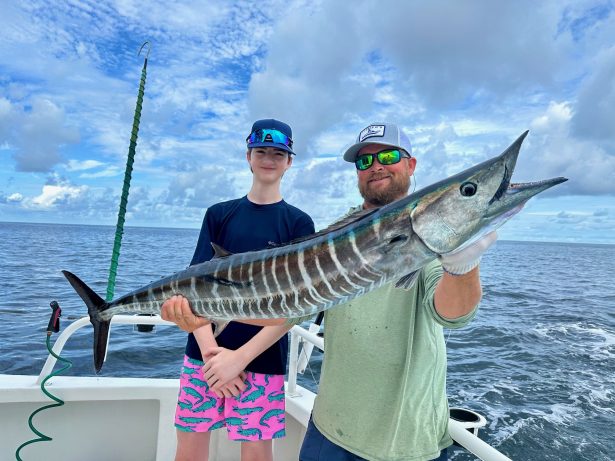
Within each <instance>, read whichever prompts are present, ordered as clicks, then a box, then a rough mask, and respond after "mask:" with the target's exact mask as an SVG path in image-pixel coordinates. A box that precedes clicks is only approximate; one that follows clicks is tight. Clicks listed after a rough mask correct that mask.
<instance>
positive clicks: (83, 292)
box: [62, 271, 111, 373]
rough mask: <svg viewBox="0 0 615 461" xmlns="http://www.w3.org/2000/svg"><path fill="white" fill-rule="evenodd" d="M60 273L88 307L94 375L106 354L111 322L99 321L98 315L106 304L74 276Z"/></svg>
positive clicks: (64, 272)
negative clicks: (92, 343) (91, 332)
mask: <svg viewBox="0 0 615 461" xmlns="http://www.w3.org/2000/svg"><path fill="white" fill-rule="evenodd" d="M62 273H63V274H64V277H66V279H67V280H68V282H69V283H70V284H71V285H72V287H73V288H74V289H75V291H76V292H77V294H78V295H79V296H80V297H81V299H83V302H84V303H85V304H86V306H88V314H89V315H90V322H91V323H92V326H93V327H94V368H95V369H96V373H99V372H100V369H101V368H102V366H103V362H104V361H105V355H106V354H107V340H108V339H109V327H110V326H111V320H101V319H100V315H99V314H100V313H101V312H102V311H104V310H106V309H107V308H108V303H107V302H106V301H105V300H104V299H102V298H101V297H100V296H98V295H97V294H96V293H95V292H94V290H92V289H91V288H90V287H89V286H87V285H86V284H85V282H84V281H82V280H81V279H80V278H79V277H77V276H76V275H75V274H73V273H71V272H68V271H62Z"/></svg>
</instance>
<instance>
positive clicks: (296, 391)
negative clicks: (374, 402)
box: [0, 315, 510, 461]
mask: <svg viewBox="0 0 615 461" xmlns="http://www.w3.org/2000/svg"><path fill="white" fill-rule="evenodd" d="M112 324H123V325H130V324H132V325H136V324H140V325H174V324H173V323H171V322H167V321H165V320H163V319H161V318H160V317H159V316H136V315H116V316H114V317H113V319H112ZM87 325H90V321H89V318H88V317H82V318H80V319H78V320H76V321H74V322H72V323H71V324H69V325H68V326H67V327H66V328H65V329H64V330H63V331H62V332H61V333H60V335H59V336H58V337H57V339H56V341H55V343H54V345H53V348H52V350H53V351H54V353H55V354H56V355H60V354H61V352H62V349H63V348H64V346H65V344H66V343H67V341H68V339H69V338H70V337H71V336H72V334H73V333H74V332H75V331H77V330H78V329H80V328H83V327H84V326H87ZM310 330H311V331H308V330H306V329H304V328H302V327H300V326H294V327H293V328H292V329H291V330H290V347H289V349H290V356H289V373H288V381H287V383H286V412H287V418H286V420H287V437H285V438H284V439H278V440H276V441H274V452H275V454H274V456H275V459H276V460H290V459H297V453H298V450H299V448H300V444H301V440H302V439H303V435H304V434H305V428H306V427H307V424H308V421H309V418H310V414H311V410H312V406H313V403H314V398H315V396H316V395H315V394H314V393H313V392H312V391H310V390H308V389H305V388H303V387H302V386H299V385H298V384H297V370H298V369H302V370H303V369H305V362H306V359H308V358H309V357H306V354H307V351H308V350H309V352H311V348H312V347H314V346H315V347H318V348H319V349H321V350H324V340H323V338H322V337H320V336H318V335H317V334H316V332H315V329H313V328H311V329H310ZM301 346H303V348H304V349H303V351H305V353H304V354H303V356H301V355H300V351H299V350H300V347H301ZM300 357H301V360H300V359H299V358H300ZM56 361H57V359H56V358H55V357H54V356H53V355H51V354H49V356H48V357H47V360H46V361H45V364H44V365H43V367H42V369H41V372H40V373H39V375H38V376H24V375H0V408H2V407H4V408H5V409H6V408H9V409H11V410H12V412H7V411H3V412H0V415H3V416H0V422H3V426H4V427H8V426H5V423H7V422H8V421H4V418H5V417H6V418H7V419H9V420H10V423H11V424H13V425H19V424H21V425H22V426H23V427H24V428H25V430H26V431H28V433H29V434H30V435H31V436H30V435H27V436H26V438H24V439H23V440H15V439H14V437H15V431H8V432H7V433H6V434H4V435H2V433H1V432H0V439H2V440H0V446H3V447H7V448H8V447H12V446H13V445H15V443H17V445H15V447H14V448H13V452H12V453H10V455H11V456H14V450H15V449H16V448H17V446H18V445H19V444H20V443H22V442H25V441H26V440H29V439H31V438H33V436H34V434H32V433H31V432H29V429H28V427H27V418H28V416H29V412H30V411H28V415H25V417H24V419H23V421H16V420H15V419H18V418H19V417H20V415H19V412H20V410H18V408H19V404H20V403H21V404H25V406H26V407H28V410H29V409H30V407H32V404H36V406H40V404H43V403H46V402H49V399H48V398H47V397H46V396H45V395H44V394H43V393H42V392H41V390H40V384H41V382H42V381H43V380H44V379H45V377H46V376H48V375H49V374H50V373H51V372H52V371H53V368H54V366H55V364H56ZM46 386H47V387H48V389H49V390H50V391H51V392H52V393H54V395H58V396H59V397H60V398H62V399H63V400H64V401H65V402H66V403H69V402H72V403H74V404H76V403H77V402H82V403H93V402H101V403H102V404H104V402H107V404H108V405H113V402H119V406H120V408H121V405H122V404H121V402H125V403H126V404H127V403H128V402H132V403H135V404H137V402H139V401H147V402H150V401H157V403H156V408H157V414H158V421H157V424H155V426H157V430H156V432H157V433H156V437H155V440H156V449H155V459H156V460H160V461H162V460H166V459H172V457H173V453H174V451H175V435H174V432H175V429H174V427H173V423H172V421H173V419H172V416H173V415H174V412H175V406H176V403H177V402H176V397H177V389H178V387H179V380H178V379H170V378H119V377H98V376H90V377H79V376H54V377H53V378H51V379H49V380H48V381H47V383H46ZM15 404H17V405H15ZM11 405H12V406H11ZM22 406H23V405H22ZM54 410H55V411H56V412H55V413H54V416H55V417H56V418H57V415H58V413H57V411H58V410H57V409H54ZM60 411H61V410H60ZM47 413H49V412H47ZM22 416H23V415H22ZM67 416H68V419H69V420H73V421H72V423H74V418H75V416H74V415H67ZM111 416H113V415H111ZM116 416H117V415H116ZM37 418H39V419H50V418H49V415H47V418H45V416H44V415H43V414H42V413H41V414H40V415H37ZM477 418H478V421H477V422H463V421H458V420H456V419H453V418H449V433H450V435H451V437H452V438H453V440H455V442H457V443H458V444H459V445H461V446H462V447H464V448H465V449H466V450H468V451H470V452H471V453H473V454H474V455H475V456H477V457H478V458H479V459H483V460H486V461H506V460H510V458H508V457H507V456H505V455H504V454H503V453H501V452H499V451H498V450H496V449H495V448H494V447H492V446H490V445H489V444H487V443H486V442H484V441H483V440H481V439H480V438H479V437H478V434H477V431H478V428H480V427H483V426H485V424H486V420H485V419H484V417H482V416H481V415H477ZM52 419H53V418H52ZM64 419H66V418H64ZM36 425H37V420H35V426H36ZM56 427H57V426H56ZM43 432H44V431H43ZM216 432H219V433H220V434H221V435H220V434H218V435H217V436H216V437H214V438H212V447H211V449H212V453H211V454H210V460H211V461H216V460H220V461H222V460H227V459H228V460H230V459H235V457H236V456H237V453H238V452H237V451H236V446H238V445H239V444H236V443H234V444H233V443H232V442H230V443H229V441H227V440H225V439H226V435H225V434H224V433H223V432H224V431H216ZM17 433H19V434H20V435H22V434H24V433H25V431H17ZM50 436H52V434H50ZM49 443H53V442H41V443H36V444H32V445H31V446H30V447H25V448H24V450H23V453H27V450H34V451H36V450H39V449H40V450H44V453H46V454H47V455H46V459H52V458H50V457H49V456H48V455H49V453H50V451H49V446H48V444H49ZM7 444H8V445H7ZM36 445H38V446H39V447H35V446H36ZM41 445H42V446H45V447H44V448H43V447H40V446H41ZM4 450H5V449H4V448H3V449H2V450H1V451H2V452H3V451H4ZM40 453H43V451H40ZM0 454H1V455H2V456H0V458H2V459H4V456H6V455H8V454H9V453H0ZM107 455H108V454H107ZM31 459H35V458H31Z"/></svg>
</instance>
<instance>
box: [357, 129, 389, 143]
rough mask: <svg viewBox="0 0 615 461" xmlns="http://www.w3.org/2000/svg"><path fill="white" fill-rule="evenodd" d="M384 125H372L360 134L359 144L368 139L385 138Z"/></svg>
mask: <svg viewBox="0 0 615 461" xmlns="http://www.w3.org/2000/svg"><path fill="white" fill-rule="evenodd" d="M383 136H384V125H370V126H368V127H367V128H365V129H363V130H362V131H361V133H359V142H363V140H364V139H366V138H374V137H383Z"/></svg>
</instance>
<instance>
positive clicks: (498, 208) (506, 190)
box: [488, 131, 568, 217]
mask: <svg viewBox="0 0 615 461" xmlns="http://www.w3.org/2000/svg"><path fill="white" fill-rule="evenodd" d="M528 133H529V131H525V132H524V133H523V134H521V136H519V137H518V138H517V140H516V141H515V142H513V143H512V144H511V145H510V147H509V148H508V149H506V151H504V152H503V153H502V154H501V155H500V156H499V159H500V161H502V162H503V163H504V165H503V166H504V173H503V175H502V181H501V182H500V185H499V186H498V188H497V190H496V191H495V193H494V194H493V197H491V200H490V201H489V208H488V209H489V210H490V211H491V213H489V214H490V215H492V216H497V215H502V217H510V216H512V215H514V214H517V213H518V212H519V211H521V209H522V208H523V206H524V205H525V203H526V202H527V201H528V200H529V199H530V198H532V197H534V196H535V195H537V194H539V193H541V192H543V191H545V190H547V189H550V188H551V187H553V186H556V185H558V184H561V183H563V182H566V181H568V179H567V178H563V177H557V178H552V179H545V180H542V181H534V182H527V183H512V182H510V180H511V178H512V174H513V171H514V170H515V166H516V164H517V158H518V157H519V151H520V149H521V144H522V143H523V140H524V139H525V137H526V136H527V134H528Z"/></svg>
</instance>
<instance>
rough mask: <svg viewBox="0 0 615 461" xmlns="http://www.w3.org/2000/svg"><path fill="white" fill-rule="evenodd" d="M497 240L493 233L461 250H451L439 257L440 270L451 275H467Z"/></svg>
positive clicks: (496, 235)
mask: <svg viewBox="0 0 615 461" xmlns="http://www.w3.org/2000/svg"><path fill="white" fill-rule="evenodd" d="M497 238H498V234H497V233H496V232H495V231H493V232H490V233H488V234H487V235H485V236H484V237H482V238H480V239H479V240H477V241H476V242H474V243H473V244H472V245H470V246H468V247H466V248H464V249H462V250H453V251H451V252H450V253H445V254H443V255H441V256H440V263H441V264H442V269H444V271H445V272H448V273H449V274H452V275H463V274H467V273H468V272H470V271H471V270H472V269H474V268H475V267H476V266H478V264H479V263H480V259H481V257H482V256H483V253H484V252H485V251H487V249H488V248H489V247H490V246H491V245H493V244H494V243H495V241H496V240H497Z"/></svg>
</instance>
